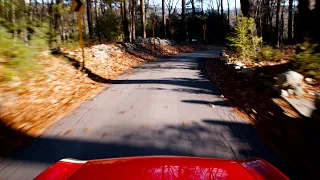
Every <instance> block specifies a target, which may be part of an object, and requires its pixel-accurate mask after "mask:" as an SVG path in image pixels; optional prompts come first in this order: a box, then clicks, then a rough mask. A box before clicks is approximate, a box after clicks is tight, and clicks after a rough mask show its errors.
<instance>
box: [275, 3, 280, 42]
mask: <svg viewBox="0 0 320 180" xmlns="http://www.w3.org/2000/svg"><path fill="white" fill-rule="evenodd" d="M280 1H281V0H277V11H276V32H275V33H276V45H277V46H279V45H280V36H279V30H280V29H279V28H280V26H279V24H280V22H279V20H280V18H279V16H280V15H279V13H280Z"/></svg>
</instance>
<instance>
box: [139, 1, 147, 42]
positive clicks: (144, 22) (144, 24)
mask: <svg viewBox="0 0 320 180" xmlns="http://www.w3.org/2000/svg"><path fill="white" fill-rule="evenodd" d="M140 5H141V26H142V37H143V38H146V37H147V34H146V14H145V5H144V0H140Z"/></svg>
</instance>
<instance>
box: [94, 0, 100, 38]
mask: <svg viewBox="0 0 320 180" xmlns="http://www.w3.org/2000/svg"><path fill="white" fill-rule="evenodd" d="M97 1H98V0H95V1H94V6H95V8H94V12H95V16H96V26H97V27H96V30H97V35H98V39H99V42H100V43H101V33H100V20H99V15H98V10H99V7H98V3H97Z"/></svg>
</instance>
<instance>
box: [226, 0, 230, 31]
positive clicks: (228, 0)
mask: <svg viewBox="0 0 320 180" xmlns="http://www.w3.org/2000/svg"><path fill="white" fill-rule="evenodd" d="M227 2H228V25H229V26H230V0H227Z"/></svg>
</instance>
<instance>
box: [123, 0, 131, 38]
mask: <svg viewBox="0 0 320 180" xmlns="http://www.w3.org/2000/svg"><path fill="white" fill-rule="evenodd" d="M123 1H124V2H123V4H124V21H123V29H124V30H123V31H124V36H125V40H126V41H130V39H131V38H130V31H129V2H128V0H123Z"/></svg>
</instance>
